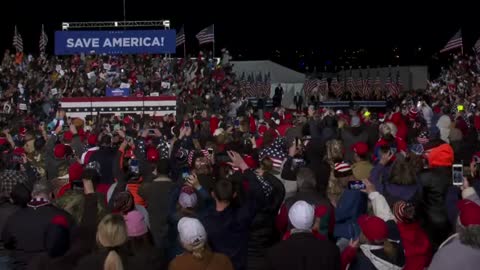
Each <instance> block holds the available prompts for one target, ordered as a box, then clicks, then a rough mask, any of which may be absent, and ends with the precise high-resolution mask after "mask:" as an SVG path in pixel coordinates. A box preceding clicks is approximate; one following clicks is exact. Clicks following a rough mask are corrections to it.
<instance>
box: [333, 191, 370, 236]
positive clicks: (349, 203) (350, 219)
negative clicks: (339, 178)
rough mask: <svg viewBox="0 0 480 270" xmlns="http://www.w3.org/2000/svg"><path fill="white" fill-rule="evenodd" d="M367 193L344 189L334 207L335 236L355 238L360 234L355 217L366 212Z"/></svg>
mask: <svg viewBox="0 0 480 270" xmlns="http://www.w3.org/2000/svg"><path fill="white" fill-rule="evenodd" d="M367 202H368V198H367V195H366V194H365V193H363V192H361V191H359V190H349V189H347V190H345V191H344V192H343V194H342V196H341V197H340V199H339V201H338V203H337V208H336V209H335V229H334V231H333V236H335V238H346V239H356V238H358V236H359V235H360V227H359V226H358V223H357V219H358V217H359V216H361V215H363V214H365V213H366V212H367Z"/></svg>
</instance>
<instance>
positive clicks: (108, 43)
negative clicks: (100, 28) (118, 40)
mask: <svg viewBox="0 0 480 270" xmlns="http://www.w3.org/2000/svg"><path fill="white" fill-rule="evenodd" d="M103 47H112V42H110V39H108V38H106V39H105V41H104V42H103Z"/></svg>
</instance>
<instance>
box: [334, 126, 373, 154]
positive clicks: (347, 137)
mask: <svg viewBox="0 0 480 270" xmlns="http://www.w3.org/2000/svg"><path fill="white" fill-rule="evenodd" d="M341 139H342V141H343V146H344V147H345V148H344V149H345V158H344V160H346V161H350V162H353V154H354V152H353V148H352V147H353V145H355V144H356V143H358V142H364V143H367V142H368V133H367V132H366V130H365V129H364V128H363V127H356V128H346V129H344V130H342V131H341Z"/></svg>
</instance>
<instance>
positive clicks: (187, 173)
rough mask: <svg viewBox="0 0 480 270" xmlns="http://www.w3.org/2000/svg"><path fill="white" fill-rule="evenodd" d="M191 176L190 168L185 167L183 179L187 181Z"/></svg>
mask: <svg viewBox="0 0 480 270" xmlns="http://www.w3.org/2000/svg"><path fill="white" fill-rule="evenodd" d="M189 176H190V172H189V171H188V168H187V167H185V168H183V170H182V179H183V181H184V182H185V181H187V179H188V177H189Z"/></svg>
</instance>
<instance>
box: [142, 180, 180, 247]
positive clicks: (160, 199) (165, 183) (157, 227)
mask: <svg viewBox="0 0 480 270" xmlns="http://www.w3.org/2000/svg"><path fill="white" fill-rule="evenodd" d="M173 187H174V183H173V182H172V180H171V179H170V178H168V177H166V176H159V177H157V178H155V179H154V180H153V181H152V182H146V181H144V182H143V183H142V185H141V186H140V189H139V191H138V194H139V195H140V196H141V197H142V198H144V199H145V201H146V202H147V204H148V208H147V211H148V216H149V220H150V231H151V233H152V236H153V239H154V243H155V246H156V247H157V248H160V247H163V246H165V245H166V242H167V235H168V224H167V215H168V205H169V197H170V194H171V192H172V189H173Z"/></svg>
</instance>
